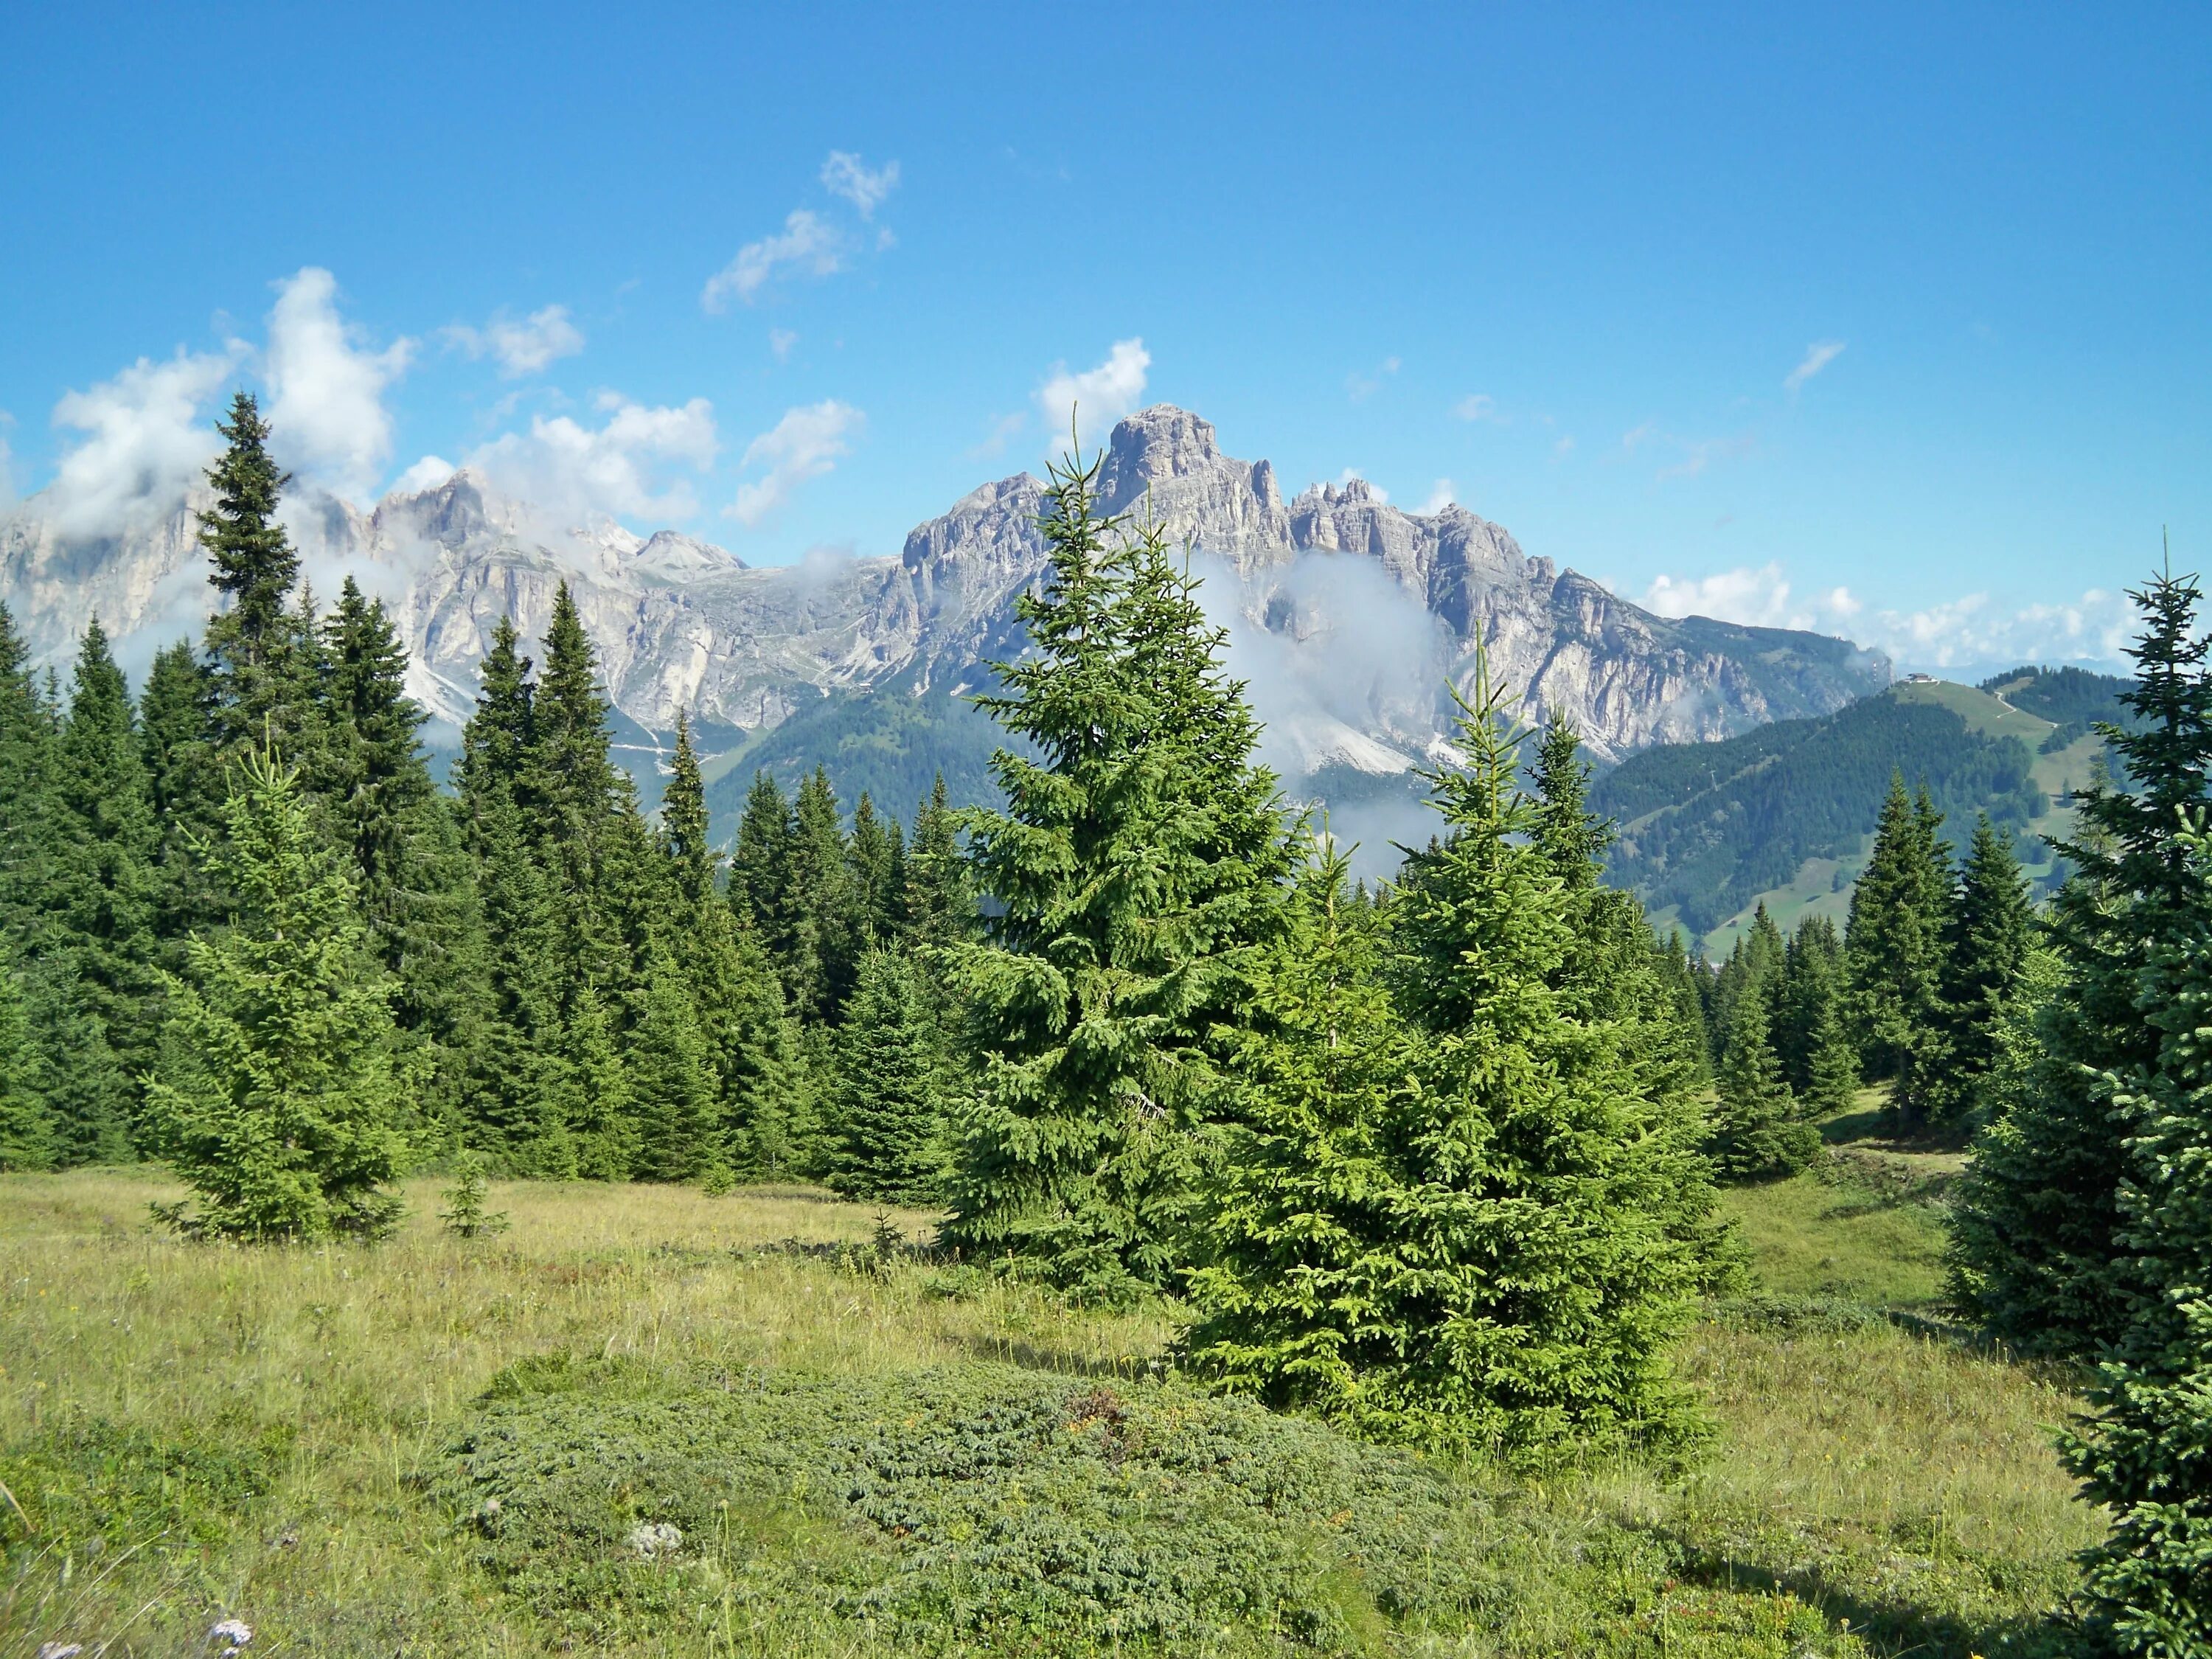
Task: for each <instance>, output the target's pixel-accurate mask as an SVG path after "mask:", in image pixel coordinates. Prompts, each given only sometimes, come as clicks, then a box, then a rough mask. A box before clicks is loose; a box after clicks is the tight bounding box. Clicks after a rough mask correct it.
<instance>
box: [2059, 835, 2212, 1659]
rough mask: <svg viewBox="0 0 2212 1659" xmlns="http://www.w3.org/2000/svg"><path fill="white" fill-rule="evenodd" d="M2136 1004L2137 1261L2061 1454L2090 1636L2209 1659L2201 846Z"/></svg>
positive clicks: (2211, 1339) (2127, 1093)
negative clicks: (2141, 1019)
mask: <svg viewBox="0 0 2212 1659" xmlns="http://www.w3.org/2000/svg"><path fill="white" fill-rule="evenodd" d="M2174 850H2175V852H2176V853H2177V854H2179V857H2180V859H2181V860H2185V865H2184V868H2183V869H2182V870H2181V871H2179V872H2176V871H2172V870H2171V869H2169V871H2168V872H2167V878H2168V880H2169V882H2170V883H2171V884H2172V885H2171V886H2170V887H2169V889H2168V891H2167V892H2166V894H2165V895H2164V896H2162V899H2161V904H2162V907H2163V908H2164V909H2165V914H2164V915H2163V916H2162V917H2161V927H2160V933H2158V934H2157V935H2155V936H2154V937H2153V938H2152V939H2149V940H2148V943H2147V948H2146V951H2145V958H2146V959H2145V961H2144V963H2143V966H2142V974H2141V975H2140V983H2141V992H2140V994H2139V997H2138V1006H2140V1007H2141V1008H2142V1010H2143V1012H2144V1015H2145V1017H2146V1019H2147V1021H2148V1024H2149V1026H2150V1027H2151V1029H2152V1030H2153V1032H2154V1034H2155V1036H2156V1039H2157V1042H2158V1045H2159V1047H2158V1052H2157V1054H2156V1055H2155V1057H2154V1059H2153V1060H2151V1061H2150V1062H2149V1063H2148V1065H2145V1066H2141V1067H2139V1068H2137V1069H2136V1070H2135V1071H2133V1072H2132V1073H2130V1074H2129V1075H2127V1076H2125V1077H2124V1078H2122V1079H2120V1091H2119V1092H2118V1094H2117V1095H2116V1096H2115V1098H2114V1100H2113V1109H2114V1115H2116V1116H2118V1117H2120V1118H2121V1119H2122V1121H2124V1123H2125V1124H2126V1125H2127V1126H2128V1128H2129V1129H2130V1131H2131V1133H2130V1134H2129V1135H2128V1137H2127V1139H2126V1143H2125V1151H2124V1156H2125V1159H2126V1170H2127V1176H2126V1178H2125V1179H2124V1182H2123V1183H2122V1185H2121V1188H2120V1192H2119V1199H2118V1210H2119V1216H2120V1223H2121V1227H2122V1230H2123V1234H2124V1237H2125V1239H2126V1241H2127V1243H2128V1245H2129V1247H2130V1249H2131V1250H2132V1251H2133V1252H2134V1260H2133V1261H2132V1262H2131V1264H2130V1267H2131V1272H2130V1279H2131V1280H2132V1287H2133V1289H2134V1291H2135V1295H2134V1297H2133V1298H2132V1300H2131V1303H2130V1310H2129V1314H2130V1316H2129V1319H2128V1322H2127V1325H2126V1327H2125V1328H2124V1329H2123V1330H2122V1332H2121V1333H2120V1334H2119V1336H2118V1340H2116V1341H2115V1342H2114V1343H2112V1345H2111V1346H2109V1347H2108V1348H2107V1349H2106V1350H2105V1352H2103V1354H2102V1355H2101V1356H2100V1363H2099V1364H2098V1367H2097V1376H2096V1381H2095V1383H2093V1385H2092V1387H2091V1388H2090V1389H2089V1400H2088V1404H2089V1411H2088V1413H2087V1415H2086V1416H2085V1417H2084V1418H2082V1419H2079V1420H2077V1423H2076V1425H2075V1431H2073V1432H2071V1433H2069V1434H2068V1435H2067V1436H2065V1437H2063V1441H2062V1444H2061V1449H2062V1452H2063V1455H2064V1457H2065V1461H2066V1463H2067V1466H2068V1468H2069V1469H2070V1470H2071V1471H2072V1472H2073V1474H2075V1476H2076V1477H2078V1478H2079V1479H2080V1480H2081V1490H2082V1496H2083V1497H2084V1498H2087V1499H2088V1500H2089V1501H2090V1502H2092V1503H2095V1504H2101V1505H2103V1506H2104V1507H2105V1509H2106V1511H2107V1512H2108V1513H2110V1515H2111V1516H2112V1531H2111V1533H2110V1534H2108V1535H2107V1536H2106V1539H2105V1540H2104V1541H2102V1542H2100V1544H2098V1545H2097V1546H2096V1547H2093V1549H2091V1550H2089V1551H2088V1552H2087V1553H2086V1554H2085V1556H2084V1557H2083V1562H2084V1565H2085V1566H2086V1568H2087V1575H2086V1577H2087V1592H2088V1596H2089V1601H2090V1605H2091V1607H2092V1609H2093V1613H2092V1619H2091V1621H2090V1622H2091V1625H2092V1628H2093V1632H2094V1634H2095V1636H2096V1637H2097V1638H2100V1639H2099V1645H2100V1646H2103V1647H2105V1648H2106V1649H2107V1650H2112V1651H2117V1652H2119V1653H2124V1654H2139V1655H2143V1656H2147V1659H2148V1656H2157V1659H2166V1656H2172V1655H2183V1654H2192V1655H2193V1654H2202V1653H2206V1652H2212V1573H2208V1570H2207V1565H2206V1564H2207V1562H2208V1561H2212V1470H2208V1469H2207V1468H2206V1467H2205V1461H2204V1443H2205V1421H2206V1411H2205V1401H2206V1399H2207V1398H2208V1396H2212V833H2208V824H2207V816H2206V813H2205V811H2204V809H2203V807H2202V806H2201V805H2200V806H2198V807H2197V809H2196V810H2195V812H2194V815H2193V818H2192V819H2191V826H2190V827H2188V828H2185V829H2179V831H2178V832H2177V834H2176V835H2175V837H2174Z"/></svg>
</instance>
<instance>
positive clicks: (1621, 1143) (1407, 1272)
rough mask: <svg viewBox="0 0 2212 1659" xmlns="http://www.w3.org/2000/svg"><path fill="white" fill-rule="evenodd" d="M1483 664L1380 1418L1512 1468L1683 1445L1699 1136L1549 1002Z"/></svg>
mask: <svg viewBox="0 0 2212 1659" xmlns="http://www.w3.org/2000/svg"><path fill="white" fill-rule="evenodd" d="M1476 660H1477V672H1476V680H1475V686H1474V699H1473V701H1472V702H1471V703H1469V704H1468V705H1465V708H1466V714H1465V718H1464V719H1463V720H1462V722H1461V725H1460V732H1459V737H1458V746H1459V748H1460V750H1461V751H1462V753H1463V754H1464V755H1465V757H1466V764H1465V767H1464V769H1447V770H1444V771H1441V772H1438V773H1437V774H1434V775H1432V779H1431V781H1432V784H1433V787H1434V788H1435V791H1436V802H1437V807H1438V809H1439V810H1440V811H1442V812H1443V816H1444V818H1445V821H1446V823H1447V824H1448V825H1449V831H1450V833H1449V836H1448V837H1447V838H1446V839H1444V840H1443V842H1441V843H1440V844H1439V845H1438V846H1437V848H1435V849H1434V850H1433V851H1432V852H1431V854H1427V855H1425V856H1424V857H1423V858H1422V859H1420V860H1419V861H1418V863H1417V865H1416V866H1415V867H1414V868H1413V870H1412V871H1411V872H1409V874H1408V875H1407V878H1406V881H1405V884H1404V888H1403V890H1402V893H1401V896H1400V898H1399V901H1398V910H1397V915H1398V927H1397V933H1398V935H1399V937H1400V939H1401V948H1402V951H1403V953H1404V959H1403V961H1402V962H1401V963H1400V964H1399V966H1398V968H1397V969H1396V973H1395V977H1396V981H1397V986H1398V995H1399V1000H1400V1001H1401V1006H1403V1007H1404V1008H1405V1010H1406V1011H1407V1013H1408V1014H1409V1015H1410V1016H1411V1017H1412V1018H1413V1020H1414V1022H1415V1023H1416V1024H1418V1025H1419V1027H1420V1028H1421V1030H1422V1032H1423V1034H1424V1038H1425V1041H1424V1042H1422V1043H1421V1044H1420V1047H1419V1066H1418V1069H1417V1072H1416V1079H1417V1081H1418V1084H1419V1087H1418V1088H1416V1089H1414V1090H1413V1091H1409V1092H1408V1093H1407V1095H1406V1096H1405V1097H1403V1098H1402V1099H1401V1100H1400V1101H1398V1102H1397V1103H1395V1104H1394V1107H1393V1109H1392V1111H1391V1113H1390V1116H1389V1121H1388V1123H1387V1124H1386V1127H1385V1130H1384V1138H1385V1143H1386V1145H1387V1146H1389V1148H1390V1155H1391V1156H1392V1157H1393V1158H1395V1159H1398V1160H1401V1163H1400V1167H1401V1168H1403V1169H1405V1170H1408V1171H1409V1172H1417V1173H1416V1174H1415V1175H1414V1176H1413V1179H1411V1180H1409V1182H1408V1183H1407V1194H1406V1196H1405V1199H1404V1200H1403V1201H1402V1202H1401V1204H1400V1205H1399V1206H1397V1216H1396V1219H1397V1222H1398V1225H1399V1229H1400V1231H1401V1237H1402V1238H1403V1241H1404V1242H1403V1243H1402V1244H1401V1247H1400V1248H1401V1251H1402V1253H1403V1257H1404V1265H1403V1269H1402V1271H1401V1273H1400V1274H1399V1276H1398V1279H1397V1281H1396V1283H1395V1285H1393V1286H1392V1287H1391V1294H1390V1298H1389V1305H1388V1306H1387V1307H1386V1308H1385V1309H1383V1310H1379V1311H1378V1313H1377V1314H1376V1316H1375V1323H1376V1326H1377V1327H1378V1328H1380V1329H1382V1330H1383V1331H1385V1332H1388V1333H1389V1334H1390V1336H1391V1340H1393V1341H1394V1342H1395V1344H1396V1345H1397V1346H1399V1348H1400V1350H1401V1354H1402V1358H1401V1360H1400V1362H1399V1364H1398V1365H1397V1368H1396V1370H1395V1375H1394V1376H1391V1377H1390V1378H1389V1382H1388V1383H1387V1385H1385V1386H1380V1387H1377V1388H1376V1389H1373V1390H1371V1391H1370V1396H1369V1399H1368V1401H1367V1409H1368V1411H1369V1412H1370V1413H1371V1415H1370V1416H1368V1417H1367V1418H1366V1419H1365V1420H1366V1421H1367V1423H1368V1424H1369V1425H1370V1428H1371V1429H1372V1430H1373V1431H1376V1432H1380V1433H1384V1434H1389V1435H1393V1436H1402V1437H1409V1438H1414V1439H1420V1440H1428V1441H1432V1442H1437V1443H1444V1444H1456V1445H1461V1446H1466V1447H1493V1448H1502V1449H1505V1450H1507V1451H1509V1452H1510V1453H1513V1454H1515V1455H1549V1453H1550V1451H1551V1450H1552V1449H1555V1448H1557V1447H1558V1446H1559V1445H1560V1444H1561V1443H1571V1442H1583V1443H1643V1442H1651V1443H1658V1442H1665V1441H1668V1440H1671V1439H1672V1438H1674V1437H1675V1436H1677V1435H1678V1434H1680V1433H1682V1432H1686V1431H1687V1429H1688V1427H1689V1424H1690V1418H1689V1413H1688V1407H1687V1404H1686V1395H1684V1393H1683V1391H1682V1390H1681V1389H1680V1387H1679V1386H1678V1385H1677V1384H1676V1383H1674V1380H1673V1379H1672V1377H1671V1376H1670V1375H1669V1373H1668V1364H1667V1359H1666V1350H1667V1347H1668V1344H1669V1343H1670V1341H1671V1340H1672V1339H1673V1338H1674V1335H1676V1334H1678V1333H1679V1332H1680V1330H1681V1329H1682V1328H1683V1327H1684V1326H1685V1325H1686V1322H1687V1321H1688V1319H1689V1317H1690V1314H1691V1310H1692V1301H1693V1297H1694V1295H1695V1292H1696V1291H1697V1289H1698V1288H1699V1285H1701V1284H1702V1283H1704V1282H1705V1281H1706V1280H1707V1279H1709V1278H1710V1277H1711V1273H1712V1265H1713V1264H1712V1262H1711V1259H1710V1256H1709V1254H1708V1248H1707V1245H1706V1243H1705V1240H1704V1239H1701V1238H1699V1237H1697V1236H1695V1234H1694V1233H1693V1231H1692V1229H1690V1228H1688V1227H1687V1226H1686V1225H1685V1212H1686V1207H1688V1206H1690V1205H1692V1203H1694V1202H1696V1201H1698V1200H1703V1202H1704V1203H1705V1204H1706V1205H1708V1206H1709V1205H1710V1204H1711V1188H1710V1186H1709V1185H1708V1182H1707V1176H1706V1174H1705V1168H1704V1165H1703V1163H1702V1160H1701V1159H1700V1158H1699V1156H1698V1153H1697V1149H1696V1145H1695V1140H1694V1136H1693V1131H1692V1125H1691V1124H1690V1123H1689V1122H1688V1121H1686V1119H1685V1118H1684V1117H1683V1116H1682V1115H1680V1114H1679V1113H1677V1112H1676V1111H1674V1109H1672V1108H1671V1107H1670V1106H1669V1105H1668V1103H1665V1102H1662V1101H1659V1100H1655V1099H1654V1098H1653V1097H1651V1096H1650V1094H1649V1093H1648V1092H1646V1090H1645V1085H1644V1079H1643V1078H1642V1077H1641V1076H1640V1075H1639V1073H1638V1067H1637V1066H1636V1065H1635V1064H1634V1063H1633V1062H1632V1059H1631V1057H1630V1056H1629V1055H1627V1054H1626V1053H1624V1051H1623V1050H1624V1039H1625V1038H1626V1036H1627V1031H1628V1030H1632V1029H1633V1028H1632V1027H1630V1028H1626V1030H1625V1029H1624V1028H1623V1027H1622V1026H1621V1025H1620V1024H1616V1023H1615V1022H1613V1021H1610V1020H1607V1019H1602V1018H1600V1019H1591V1020H1583V1019H1577V1018H1573V1016H1572V1012H1571V1001H1570V1000H1568V999H1566V998H1565V997H1563V996H1562V994H1560V992H1559V990H1558V989H1556V988H1555V983H1556V979H1557V975H1559V969H1560V966H1561V964H1562V963H1563V962H1564V961H1565V959H1566V958H1567V957H1569V955H1570V953H1571V951H1572V949H1573V944H1574V939H1573V927H1572V910H1571V906H1570V904H1569V902H1568V901H1567V896H1566V895H1565V891H1564V890H1563V889H1562V888H1561V886H1560V884H1559V881H1558V879H1557V878H1556V877H1555V876H1554V875H1553V873H1552V872H1550V870H1549V869H1548V867H1547V860H1546V858H1545V855H1544V853H1543V850H1542V849H1541V847H1540V846H1537V845H1532V844H1530V842H1529V839H1528V837H1529V834H1530V832H1531V830H1532V829H1534V813H1533V806H1532V803H1531V802H1530V801H1529V800H1528V798H1527V797H1526V796H1524V795H1523V794H1522V793H1521V792H1520V791H1519V789H1518V788H1517V787H1516V782H1515V778H1514V752H1515V745H1516V738H1517V736H1518V734H1517V733H1516V732H1510V731H1509V730H1507V729H1506V727H1505V725H1504V719H1503V715H1502V712H1501V711H1502V709H1503V708H1504V706H1505V702H1506V700H1505V697H1504V694H1503V693H1502V692H1500V691H1497V690H1493V689H1492V686H1491V685H1490V684H1489V681H1488V671H1487V665H1486V660H1485V659H1484V658H1483V657H1482V656H1481V655H1480V654H1478V657H1477V659H1476ZM1708 1237H1710V1236H1709V1235H1708Z"/></svg>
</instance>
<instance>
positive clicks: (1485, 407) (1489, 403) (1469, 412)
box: [1451, 392, 1498, 422]
mask: <svg viewBox="0 0 2212 1659" xmlns="http://www.w3.org/2000/svg"><path fill="white" fill-rule="evenodd" d="M1451 412H1452V419H1454V420H1455V421H1468V422H1474V421H1496V420H1498V400H1497V399H1496V398H1493V397H1492V396H1491V395H1490V394H1489V393H1488V392H1469V393H1468V395H1467V396H1466V397H1464V398H1461V399H1460V400H1459V401H1458V402H1457V403H1455V404H1453V405H1452V407H1451Z"/></svg>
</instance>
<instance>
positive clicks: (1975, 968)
mask: <svg viewBox="0 0 2212 1659" xmlns="http://www.w3.org/2000/svg"><path fill="white" fill-rule="evenodd" d="M2034 943H2035V911H2034V907H2033V903H2032V902H2031V901H2030V900H2029V897H2028V891H2027V881H2026V879H2025V878H2023V877H2022V876H2021V871H2020V860H2018V859H2016V858H2015V857H2014V856H2013V850H2012V842H2011V840H2010V838H2009V837H2008V836H2001V835H1999V834H1998V833H1997V832H1996V829H1995V828H1994V827H1993V826H1992V825H1991V824H1990V821H1989V819H1988V818H1987V817H1983V818H1982V819H1980V820H1979V821H1978V823H1976V824H1975V826H1974V840H1973V845H1972V848H1971V849H1970V851H1969V852H1968V854H1967V856H1966V868H1965V869H1964V870H1963V871H1962V872H1960V883H1959V896H1958V902H1957V904H1956V906H1955V908H1954V909H1953V911H1952V914H1951V937H1950V939H1948V941H1947V943H1946V945H1945V950H1944V963H1943V967H1944V976H1943V986H1942V1000H1943V1026H1944V1031H1943V1038H1944V1042H1943V1047H1944V1050H1945V1055H1946V1060H1947V1062H1948V1063H1947V1064H1946V1066H1945V1067H1944V1069H1943V1072H1942V1074H1941V1076H1940V1077H1938V1078H1937V1079H1936V1080H1935V1087H1934V1089H1933V1090H1932V1091H1931V1092H1932V1094H1933V1096H1934V1099H1935V1115H1936V1116H1937V1117H1938V1118H1948V1119H1951V1120H1954V1121H1963V1120H1966V1119H1968V1118H1970V1117H1972V1116H1973V1115H1976V1113H1977V1112H1978V1109H1979V1108H1980V1106H1981V1095H1982V1091H1983V1089H1984V1085H1985V1083H1986V1081H1987V1079H1988V1076H1989V1072H1990V1066H1991V1065H1992V1064H1993V1063H1994V1061H1995V1059H1996V1028H1997V1023H1998V1021H1999V1020H2000V1019H2001V1018H2002V1017H2003V1014H2004V1011H2005V1008H2006V1006H2007V1005H2008V1003H2009V1002H2010V1000H2011V998H2012V994H2013V988H2014V986H2015V983H2016V982H2017V981H2018V980H2019V977H2020V974H2021V967H2022V966H2023V964H2024V963H2026V962H2027V955H2028V952H2029V951H2030V950H2031V949H2033V945H2034Z"/></svg>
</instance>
